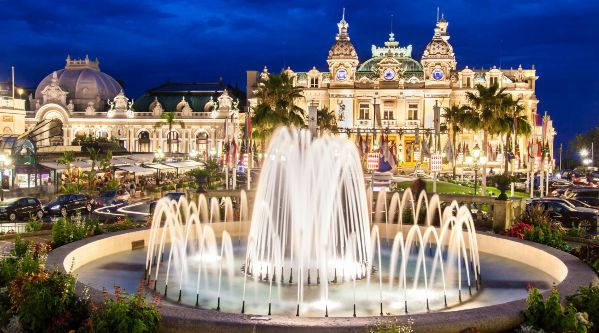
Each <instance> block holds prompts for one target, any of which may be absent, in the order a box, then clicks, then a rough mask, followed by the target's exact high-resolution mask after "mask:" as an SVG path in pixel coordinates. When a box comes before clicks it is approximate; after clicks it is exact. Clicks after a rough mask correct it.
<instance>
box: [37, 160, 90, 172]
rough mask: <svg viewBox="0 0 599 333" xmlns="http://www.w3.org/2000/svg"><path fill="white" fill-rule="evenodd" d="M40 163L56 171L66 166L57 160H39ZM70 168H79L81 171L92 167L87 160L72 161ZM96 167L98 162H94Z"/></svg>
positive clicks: (64, 168)
mask: <svg viewBox="0 0 599 333" xmlns="http://www.w3.org/2000/svg"><path fill="white" fill-rule="evenodd" d="M40 165H42V166H44V167H46V168H48V169H51V170H56V171H58V172H62V171H64V170H66V169H67V166H66V165H64V164H60V163H57V162H41V163H40ZM71 167H72V168H81V170H82V171H90V170H91V169H92V166H91V163H89V162H87V161H74V162H73V163H71ZM97 168H98V164H97V163H96V169H97Z"/></svg>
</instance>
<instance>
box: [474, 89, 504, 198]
mask: <svg viewBox="0 0 599 333" xmlns="http://www.w3.org/2000/svg"><path fill="white" fill-rule="evenodd" d="M507 96H508V95H507V93H505V88H501V89H500V88H499V86H498V85H497V84H493V85H491V86H489V87H488V88H487V87H485V86H483V85H480V84H478V85H476V92H467V93H466V99H467V100H468V102H469V103H470V107H471V108H472V110H473V111H474V112H476V114H477V117H478V124H479V126H480V129H482V131H483V143H482V147H481V153H482V156H485V157H486V155H487V147H488V146H489V135H492V134H493V133H496V132H497V131H498V128H499V127H500V125H499V123H500V120H499V119H502V118H503V116H504V115H505V107H504V106H503V104H502V103H503V102H505V100H506V97H507ZM482 174H483V176H482V186H481V191H482V195H486V190H487V177H486V175H487V165H486V164H483V170H482Z"/></svg>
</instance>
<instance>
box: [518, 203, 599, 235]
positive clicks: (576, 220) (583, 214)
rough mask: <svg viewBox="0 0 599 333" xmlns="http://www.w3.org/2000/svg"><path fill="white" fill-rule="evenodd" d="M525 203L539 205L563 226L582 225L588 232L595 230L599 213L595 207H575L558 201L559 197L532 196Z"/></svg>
mask: <svg viewBox="0 0 599 333" xmlns="http://www.w3.org/2000/svg"><path fill="white" fill-rule="evenodd" d="M526 205H527V207H530V206H533V205H539V206H541V207H542V208H543V209H544V210H545V211H547V213H548V214H549V216H550V217H551V218H552V219H554V220H556V221H558V222H560V223H561V224H562V225H563V226H564V227H567V228H573V227H584V228H587V229H588V230H589V232H593V231H594V232H597V222H598V221H599V214H598V213H597V210H595V209H592V210H588V209H582V208H576V207H573V205H572V204H571V203H568V202H565V201H563V200H561V201H560V199H559V198H533V199H530V200H528V201H527V203H526Z"/></svg>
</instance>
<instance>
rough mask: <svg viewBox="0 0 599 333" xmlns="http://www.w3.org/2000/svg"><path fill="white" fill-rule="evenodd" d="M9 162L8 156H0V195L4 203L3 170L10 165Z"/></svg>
mask: <svg viewBox="0 0 599 333" xmlns="http://www.w3.org/2000/svg"><path fill="white" fill-rule="evenodd" d="M11 162H12V161H11V160H10V158H9V157H8V156H6V155H4V154H0V173H1V175H2V178H1V181H0V183H1V185H2V188H0V192H1V193H2V194H0V200H1V201H4V170H5V168H6V167H7V166H9V165H10V163H11Z"/></svg>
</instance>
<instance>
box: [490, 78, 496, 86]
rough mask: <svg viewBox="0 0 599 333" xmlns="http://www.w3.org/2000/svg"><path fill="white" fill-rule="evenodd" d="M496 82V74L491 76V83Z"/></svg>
mask: <svg viewBox="0 0 599 333" xmlns="http://www.w3.org/2000/svg"><path fill="white" fill-rule="evenodd" d="M496 84H497V77H496V76H494V77H491V85H492V86H493V85H496Z"/></svg>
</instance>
